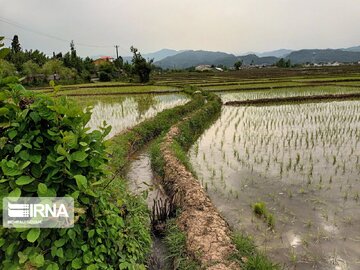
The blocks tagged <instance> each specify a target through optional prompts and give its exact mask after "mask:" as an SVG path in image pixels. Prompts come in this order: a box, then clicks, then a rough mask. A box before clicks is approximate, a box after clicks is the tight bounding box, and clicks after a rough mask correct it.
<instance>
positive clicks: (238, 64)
mask: <svg viewBox="0 0 360 270" xmlns="http://www.w3.org/2000/svg"><path fill="white" fill-rule="evenodd" d="M242 64H243V63H242V61H236V62H235V63H234V68H235V69H236V70H239V69H240V68H241V66H242Z"/></svg>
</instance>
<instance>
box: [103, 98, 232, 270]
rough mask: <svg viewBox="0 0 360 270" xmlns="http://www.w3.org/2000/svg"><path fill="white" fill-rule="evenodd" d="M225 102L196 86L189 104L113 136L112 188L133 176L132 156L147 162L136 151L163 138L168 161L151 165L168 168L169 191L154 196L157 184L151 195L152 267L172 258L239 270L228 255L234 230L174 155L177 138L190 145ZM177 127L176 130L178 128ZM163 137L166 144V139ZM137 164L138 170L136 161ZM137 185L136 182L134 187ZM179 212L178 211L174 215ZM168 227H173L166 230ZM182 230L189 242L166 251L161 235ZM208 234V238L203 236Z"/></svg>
mask: <svg viewBox="0 0 360 270" xmlns="http://www.w3.org/2000/svg"><path fill="white" fill-rule="evenodd" d="M221 105H222V103H221V100H220V98H218V97H217V96H216V95H213V94H209V95H204V94H202V93H199V92H198V91H196V93H195V94H194V95H193V97H192V100H191V101H189V102H188V103H187V104H185V105H182V106H178V107H175V108H173V109H168V110H164V111H163V112H160V113H158V114H157V116H155V117H154V118H152V119H148V120H146V121H144V122H142V123H140V124H138V125H137V126H135V127H134V128H131V129H129V130H127V131H126V132H123V133H121V134H119V135H117V136H115V137H114V138H113V139H112V140H111V145H110V150H111V160H112V161H111V164H110V165H111V167H112V171H113V173H114V177H112V179H111V180H110V181H109V183H108V184H107V186H108V187H109V188H110V189H116V186H117V183H116V182H117V178H118V177H122V178H125V177H127V178H132V177H131V176H130V175H129V171H128V172H127V175H126V173H125V171H126V170H125V169H126V167H129V166H130V167H131V164H129V163H130V162H132V160H134V158H135V159H136V160H137V161H139V162H140V163H141V162H144V160H143V161H141V159H143V158H144V156H143V157H141V153H140V154H139V156H140V158H139V156H136V155H137V154H136V153H137V152H139V150H141V149H143V148H144V147H146V145H147V144H149V142H151V141H153V140H154V139H155V138H157V137H158V138H159V139H158V140H157V141H156V142H155V143H154V145H156V146H160V142H161V152H162V154H161V155H159V156H157V157H158V158H160V159H161V160H164V161H165V163H163V166H161V165H159V164H158V163H156V162H154V159H153V157H152V164H151V165H152V167H153V168H154V166H157V169H155V171H156V172H159V170H160V171H164V176H166V178H161V179H162V180H163V181H162V183H163V184H164V186H165V190H166V191H167V194H166V195H164V194H163V193H162V192H161V193H162V196H157V195H154V194H155V193H159V188H156V187H153V188H152V190H151V192H152V194H150V198H152V199H154V200H153V202H152V203H151V201H149V200H148V205H150V207H151V208H152V213H151V225H152V231H153V234H154V237H153V243H154V245H153V251H152V254H151V255H150V258H149V268H150V269H161V268H163V267H164V265H168V264H169V262H168V261H166V260H165V258H166V257H170V258H171V260H172V262H171V264H172V266H173V267H175V265H181V264H182V265H192V266H194V267H195V268H198V267H201V268H204V267H206V268H208V269H239V266H238V265H237V263H236V262H235V261H230V260H228V255H229V254H230V253H233V252H234V251H235V250H236V248H235V245H234V244H233V243H232V242H231V231H230V229H229V227H228V225H227V223H226V222H225V220H224V219H223V218H222V217H221V216H220V214H219V213H218V212H217V210H216V209H215V207H214V206H213V205H212V203H211V201H210V199H209V197H208V196H207V195H206V193H205V191H204V190H203V189H202V187H201V185H200V184H199V182H198V181H197V180H196V179H195V178H194V177H193V176H192V174H191V172H189V171H188V169H187V168H186V167H185V165H184V164H183V163H182V162H181V161H180V159H182V158H181V157H179V156H176V155H175V154H173V147H174V143H175V140H176V141H177V142H180V144H181V145H182V146H180V147H183V148H184V149H185V148H186V147H189V146H190V145H191V143H192V142H193V141H195V139H196V138H197V137H198V136H199V135H200V134H201V133H202V131H203V130H204V128H206V126H207V125H209V124H210V123H211V121H212V120H214V119H216V117H217V116H218V115H219V112H220V109H221ZM184 119H186V120H184ZM179 128H180V129H179ZM169 130H170V131H169ZM176 130H177V131H178V132H175V131H176ZM180 130H182V132H180ZM166 132H167V133H166ZM164 134H165V135H164ZM160 135H163V136H160ZM164 139H165V141H164V142H165V144H163V142H162V141H163V140H164ZM179 149H180V148H179ZM181 149H182V148H181ZM145 151H146V150H145ZM146 155H147V154H146ZM146 155H145V159H146ZM179 158H180V159H179ZM135 162H136V161H135ZM145 162H148V161H145ZM134 169H135V170H138V171H139V168H136V166H135V168H133V170H134ZM145 170H149V168H145ZM130 172H131V169H130ZM159 175H161V173H160V174H159ZM129 176H130V177H129ZM150 178H152V177H150ZM165 179H166V180H165ZM145 180H146V181H148V180H149V179H145ZM146 181H145V182H146ZM150 184H151V183H149V182H147V183H145V185H150ZM138 187H139V186H135V187H133V190H136V189H137V188H138ZM130 189H131V188H130ZM147 195H148V194H147ZM179 213H180V214H179ZM176 214H178V215H177V216H176ZM175 216H176V221H175V222H169V219H171V218H175ZM166 227H172V228H171V229H167V228H166ZM174 229H175V231H174ZM171 234H173V235H171ZM178 235H180V236H181V237H184V236H185V238H183V239H184V240H185V241H184V242H183V243H182V245H181V247H180V249H182V253H181V254H170V256H165V254H166V253H167V252H166V249H167V248H166V245H165V246H164V244H163V242H164V241H161V238H163V237H164V238H165V243H166V242H169V241H171V240H169V239H171V238H172V237H175V238H176V237H177V236H178ZM204 237H205V238H206V241H203V240H204ZM166 239H167V240H166ZM170 253H171V250H170ZM180 255H181V256H180ZM179 256H180V257H179ZM164 261H165V262H164ZM189 262H190V263H189ZM175 268H176V267H175Z"/></svg>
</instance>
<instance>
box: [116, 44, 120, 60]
mask: <svg viewBox="0 0 360 270" xmlns="http://www.w3.org/2000/svg"><path fill="white" fill-rule="evenodd" d="M115 49H116V59H119V51H118V49H119V45H115Z"/></svg>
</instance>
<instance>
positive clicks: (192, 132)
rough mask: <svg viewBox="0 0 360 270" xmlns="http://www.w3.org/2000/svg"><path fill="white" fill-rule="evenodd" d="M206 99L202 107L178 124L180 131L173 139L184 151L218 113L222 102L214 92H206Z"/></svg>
mask: <svg viewBox="0 0 360 270" xmlns="http://www.w3.org/2000/svg"><path fill="white" fill-rule="evenodd" d="M199 95H201V94H199ZM207 101H208V102H207V103H206V104H205V105H204V106H203V107H201V108H200V109H199V110H197V111H196V112H194V113H193V114H192V115H191V117H189V119H187V120H186V121H183V122H182V123H180V125H179V129H180V130H181V133H180V134H179V135H178V136H177V137H176V138H175V139H176V141H177V142H178V143H179V144H180V146H181V147H182V148H183V149H184V150H185V151H186V150H187V149H189V147H190V146H191V145H192V144H193V143H194V142H195V141H196V139H197V138H198V137H199V136H200V135H201V134H202V132H203V131H204V130H205V129H206V128H207V127H208V126H209V125H210V124H211V123H212V121H213V120H214V119H216V118H217V117H218V116H219V114H220V110H221V104H222V103H221V100H220V98H219V97H217V96H216V95H214V94H208V96H207Z"/></svg>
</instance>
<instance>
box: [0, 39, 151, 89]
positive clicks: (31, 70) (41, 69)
mask: <svg viewBox="0 0 360 270" xmlns="http://www.w3.org/2000/svg"><path fill="white" fill-rule="evenodd" d="M9 49H10V50H9V53H8V54H7V55H6V57H5V58H4V59H1V60H0V77H3V78H4V77H7V76H18V77H22V81H23V83H24V84H28V85H42V84H46V83H47V82H49V81H50V80H55V81H60V83H62V84H70V83H83V82H90V81H92V80H100V81H111V80H120V79H122V80H123V79H125V80H129V81H139V82H141V83H146V82H149V80H150V74H151V71H152V70H153V69H154V66H153V65H152V63H153V60H146V59H145V58H144V57H143V56H142V55H141V53H140V52H139V51H138V49H136V48H134V47H133V46H132V47H131V48H130V50H131V52H132V53H133V59H132V61H131V62H130V63H129V62H124V61H123V59H122V57H121V56H119V57H118V58H116V59H115V60H114V61H110V59H107V60H104V61H100V63H96V62H95V61H94V60H93V59H91V58H90V57H85V58H82V57H80V56H78V54H77V51H76V48H75V44H74V42H73V41H71V43H70V50H69V51H68V52H66V53H65V54H63V53H61V52H60V53H55V52H54V53H53V55H52V56H51V57H49V56H47V55H46V54H45V53H43V52H41V51H39V50H23V49H22V47H21V44H20V41H19V37H18V36H17V35H15V36H14V37H13V39H12V42H11V46H10V48H9Z"/></svg>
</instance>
